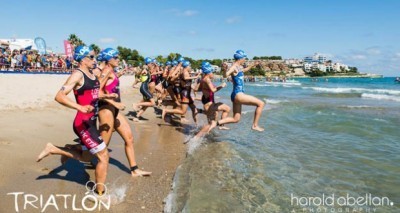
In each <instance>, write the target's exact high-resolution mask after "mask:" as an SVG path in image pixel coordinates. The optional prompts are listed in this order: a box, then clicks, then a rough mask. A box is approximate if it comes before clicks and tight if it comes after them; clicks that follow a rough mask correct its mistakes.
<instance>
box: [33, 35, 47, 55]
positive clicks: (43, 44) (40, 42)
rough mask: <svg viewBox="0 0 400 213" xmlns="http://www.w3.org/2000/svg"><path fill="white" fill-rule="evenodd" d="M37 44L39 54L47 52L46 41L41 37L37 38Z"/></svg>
mask: <svg viewBox="0 0 400 213" xmlns="http://www.w3.org/2000/svg"><path fill="white" fill-rule="evenodd" d="M35 45H36V48H37V50H38V52H39V54H46V42H45V41H44V39H43V38H41V37H36V38H35Z"/></svg>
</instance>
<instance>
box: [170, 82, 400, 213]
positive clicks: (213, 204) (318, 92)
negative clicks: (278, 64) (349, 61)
mask: <svg viewBox="0 0 400 213" xmlns="http://www.w3.org/2000/svg"><path fill="white" fill-rule="evenodd" d="M216 84H218V83H216ZM231 90H232V84H231V83H228V87H227V88H224V89H222V90H221V91H219V92H218V93H217V94H216V96H218V99H217V100H216V101H220V102H224V103H226V104H228V105H229V106H232V103H231V102H230V98H229V97H230V92H231ZM245 92H246V93H247V94H250V95H253V96H255V97H257V98H259V99H261V100H264V101H266V103H267V104H266V107H265V108H264V111H263V114H262V117H261V119H260V126H262V127H264V128H265V131H264V132H261V133H260V132H255V131H252V130H251V124H252V120H253V116H254V107H249V106H245V107H243V109H242V112H243V113H242V119H241V121H240V122H239V123H238V124H230V125H227V126H228V127H230V128H231V129H230V130H215V131H213V132H212V133H211V134H210V135H208V136H207V137H206V138H204V139H202V140H201V141H190V142H189V143H188V149H189V150H190V154H188V157H187V159H186V160H185V162H184V163H183V164H182V165H181V166H180V167H179V169H178V170H177V172H176V175H175V179H174V187H173V190H172V192H171V193H170V195H169V196H168V199H167V205H166V206H167V207H168V209H165V210H166V211H167V212H368V211H369V212H400V129H399V127H400V84H398V83H395V82H394V78H372V79H370V78H330V79H325V78H320V79H318V81H316V80H313V79H310V78H304V79H296V80H294V81H290V82H288V83H274V82H272V83H265V82H257V83H245ZM198 143H200V144H201V145H198ZM368 196H369V200H370V201H371V199H373V200H374V201H375V202H373V203H371V202H358V203H356V204H354V202H353V203H352V202H351V201H352V200H351V199H352V198H354V199H365V200H368ZM326 197H331V198H333V199H335V200H334V202H333V203H321V202H320V201H322V202H323V199H324V198H326ZM310 198H311V199H310ZM346 198H347V201H346ZM384 198H387V199H388V200H389V201H387V200H385V199H384ZM343 199H344V200H343ZM382 199H383V200H382ZM299 200H300V202H299ZM341 201H344V202H341ZM360 201H361V200H360ZM378 201H382V202H380V203H379V202H378ZM329 204H331V205H329Z"/></svg>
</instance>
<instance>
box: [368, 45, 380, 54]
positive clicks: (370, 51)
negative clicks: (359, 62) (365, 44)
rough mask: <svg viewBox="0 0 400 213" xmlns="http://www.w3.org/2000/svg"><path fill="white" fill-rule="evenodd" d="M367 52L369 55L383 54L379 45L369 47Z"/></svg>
mask: <svg viewBox="0 0 400 213" xmlns="http://www.w3.org/2000/svg"><path fill="white" fill-rule="evenodd" d="M366 52H367V53H368V54H369V55H380V54H381V50H380V49H379V47H370V48H367V50H366Z"/></svg>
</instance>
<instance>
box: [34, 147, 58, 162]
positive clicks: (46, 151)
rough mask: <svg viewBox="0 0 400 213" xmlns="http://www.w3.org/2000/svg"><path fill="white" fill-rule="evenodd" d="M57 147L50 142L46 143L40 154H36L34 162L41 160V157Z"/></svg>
mask: <svg viewBox="0 0 400 213" xmlns="http://www.w3.org/2000/svg"><path fill="white" fill-rule="evenodd" d="M56 148H57V147H55V146H54V145H53V144H51V143H47V144H46V147H45V148H44V149H43V150H42V152H40V154H39V155H38V157H37V159H36V162H39V161H41V160H42V159H43V158H45V157H47V156H49V155H50V154H52V151H54V149H56Z"/></svg>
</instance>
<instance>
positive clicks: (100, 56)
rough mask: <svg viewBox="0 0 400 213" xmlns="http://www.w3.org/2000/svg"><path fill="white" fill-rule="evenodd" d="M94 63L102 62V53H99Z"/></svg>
mask: <svg viewBox="0 0 400 213" xmlns="http://www.w3.org/2000/svg"><path fill="white" fill-rule="evenodd" d="M96 61H104V55H103V51H100V52H99V54H98V55H97V57H96Z"/></svg>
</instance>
